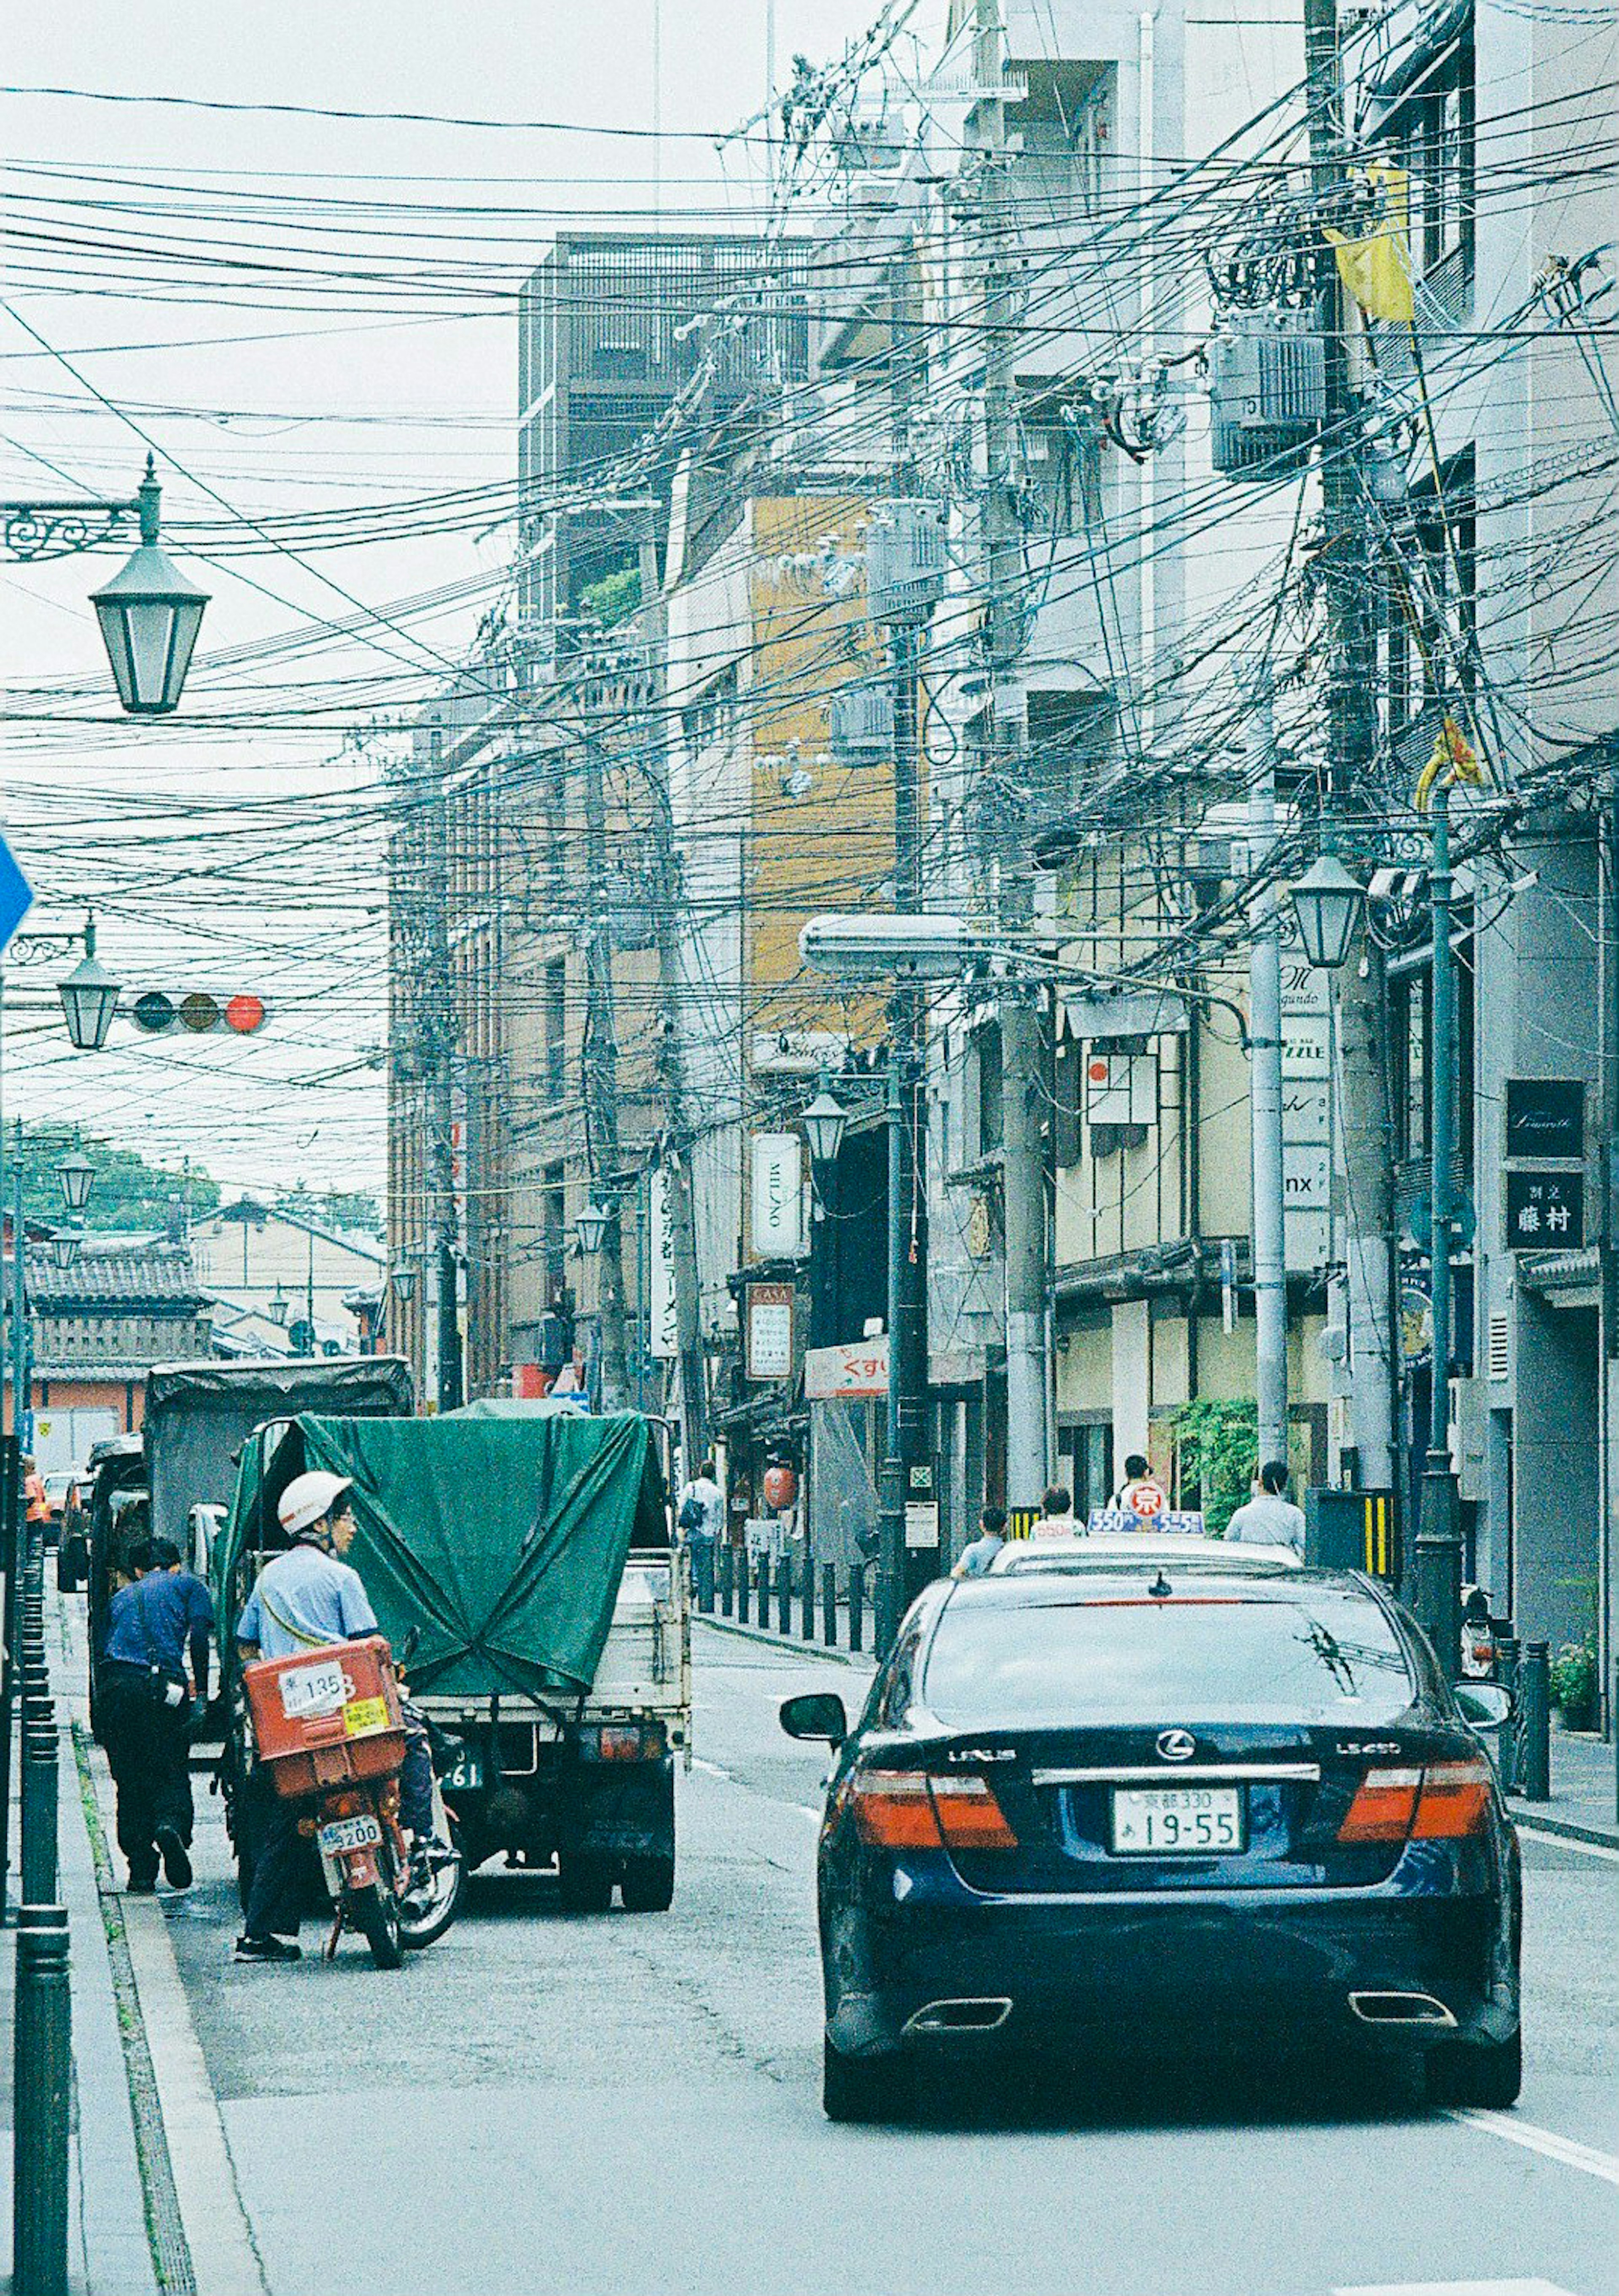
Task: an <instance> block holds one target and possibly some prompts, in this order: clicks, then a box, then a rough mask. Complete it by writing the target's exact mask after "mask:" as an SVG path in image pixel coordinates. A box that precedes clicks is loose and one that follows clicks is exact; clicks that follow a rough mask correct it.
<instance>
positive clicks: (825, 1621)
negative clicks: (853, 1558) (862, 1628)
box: [821, 1562, 838, 1650]
mask: <svg viewBox="0 0 1619 2296" xmlns="http://www.w3.org/2000/svg"><path fill="white" fill-rule="evenodd" d="M821 1639H822V1642H823V1643H824V1644H826V1646H827V1648H828V1650H835V1649H836V1648H837V1646H838V1566H837V1564H836V1563H833V1562H823V1563H822V1566H821Z"/></svg>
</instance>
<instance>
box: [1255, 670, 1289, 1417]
mask: <svg viewBox="0 0 1619 2296" xmlns="http://www.w3.org/2000/svg"><path fill="white" fill-rule="evenodd" d="M1245 683H1246V684H1247V703H1248V721H1247V736H1248V867H1249V869H1250V870H1254V869H1257V868H1263V867H1264V866H1265V865H1266V864H1267V863H1268V861H1269V859H1270V857H1271V853H1272V851H1273V849H1274V848H1275V844H1276V723H1275V711H1274V708H1273V704H1272V699H1271V679H1270V672H1269V668H1268V667H1267V665H1266V664H1264V663H1263V662H1258V663H1255V664H1254V665H1253V666H1252V668H1251V669H1250V671H1249V672H1248V675H1247V678H1246V680H1245ZM1249 947H1250V954H1249V958H1248V984H1249V985H1248V1002H1249V1020H1248V1059H1249V1070H1248V1094H1249V1106H1250V1111H1251V1128H1252V1132H1253V1151H1254V1324H1255V1357H1256V1363H1257V1378H1256V1382H1255V1399H1256V1401H1257V1403H1258V1406H1259V1408H1258V1418H1259V1456H1260V1459H1261V1461H1262V1463H1263V1461H1264V1460H1267V1459H1285V1458H1286V1457H1287V1456H1288V1256H1287V1219H1286V1211H1285V1207H1286V1202H1287V1193H1286V1181H1285V1177H1284V1173H1283V1160H1282V1140H1281V1100H1282V1095H1281V918H1280V914H1279V911H1278V905H1277V898H1276V889H1275V887H1274V886H1273V885H1271V884H1269V883H1267V884H1266V885H1265V887H1264V890H1263V891H1262V892H1261V894H1260V896H1259V899H1258V902H1257V904H1256V905H1255V911H1254V916H1253V932H1252V939H1251V941H1250V945H1249Z"/></svg>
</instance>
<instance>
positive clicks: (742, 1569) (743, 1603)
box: [736, 1546, 753, 1627]
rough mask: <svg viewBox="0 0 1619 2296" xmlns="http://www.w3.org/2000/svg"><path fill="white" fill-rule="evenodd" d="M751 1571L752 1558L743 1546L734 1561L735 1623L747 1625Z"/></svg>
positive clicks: (740, 1625)
mask: <svg viewBox="0 0 1619 2296" xmlns="http://www.w3.org/2000/svg"><path fill="white" fill-rule="evenodd" d="M752 1571H753V1558H752V1556H751V1555H750V1554H748V1549H747V1548H746V1547H745V1546H744V1547H743V1548H742V1549H741V1550H740V1553H739V1554H738V1555H737V1559H736V1622H737V1624H738V1626H739V1627H745V1626H746V1625H747V1624H748V1583H749V1580H750V1578H751V1575H752Z"/></svg>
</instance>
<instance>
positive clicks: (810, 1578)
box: [798, 1546, 815, 1643]
mask: <svg viewBox="0 0 1619 2296" xmlns="http://www.w3.org/2000/svg"><path fill="white" fill-rule="evenodd" d="M798 1591H799V1593H800V1595H802V1596H803V1598H804V1617H803V1620H802V1622H801V1626H802V1632H803V1636H804V1639H805V1642H806V1643H813V1642H814V1639H815V1558H814V1555H813V1554H811V1553H810V1551H809V1548H808V1547H807V1546H805V1550H804V1575H803V1577H802V1579H800V1580H799V1583H798Z"/></svg>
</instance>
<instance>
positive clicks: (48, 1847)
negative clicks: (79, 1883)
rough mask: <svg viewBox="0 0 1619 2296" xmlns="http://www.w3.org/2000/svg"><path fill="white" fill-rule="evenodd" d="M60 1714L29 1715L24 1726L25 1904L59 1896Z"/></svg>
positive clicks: (47, 1710)
mask: <svg viewBox="0 0 1619 2296" xmlns="http://www.w3.org/2000/svg"><path fill="white" fill-rule="evenodd" d="M58 1751H59V1747H58V1740H57V1735H56V1716H55V1712H54V1710H53V1708H52V1707H51V1705H50V1702H49V1701H48V1700H47V1701H46V1702H45V1710H44V1711H43V1712H40V1711H36V1712H35V1713H33V1714H31V1715H29V1716H26V1717H25V1718H24V1721H23V1726H22V1781H21V1786H22V1792H21V1800H22V1874H21V1886H22V1903H23V1904H24V1905H25V1906H48V1905H50V1904H51V1903H52V1902H53V1899H54V1898H55V1896H56V1826H57V1795H58V1789H59V1784H60V1776H61V1773H60V1770H59V1767H58V1759H57V1757H58Z"/></svg>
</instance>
